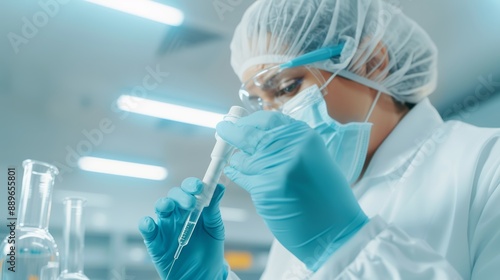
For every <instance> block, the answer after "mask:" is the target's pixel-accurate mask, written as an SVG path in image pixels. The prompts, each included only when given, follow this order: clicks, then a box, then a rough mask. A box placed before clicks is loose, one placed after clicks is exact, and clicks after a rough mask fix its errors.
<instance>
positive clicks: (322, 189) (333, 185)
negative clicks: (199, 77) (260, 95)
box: [217, 111, 368, 271]
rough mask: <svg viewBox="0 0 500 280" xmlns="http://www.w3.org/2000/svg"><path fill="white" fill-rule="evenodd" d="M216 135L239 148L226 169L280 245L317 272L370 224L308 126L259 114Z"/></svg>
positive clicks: (224, 124)
mask: <svg viewBox="0 0 500 280" xmlns="http://www.w3.org/2000/svg"><path fill="white" fill-rule="evenodd" d="M217 133H218V135H219V136H220V137H221V138H222V139H224V140H225V141H227V142H228V143H230V144H231V145H233V146H234V147H236V148H238V149H240V150H241V152H238V153H236V154H234V155H233V157H232V159H231V161H230V164H229V166H228V167H226V169H225V173H226V175H227V176H228V178H229V179H231V180H232V181H234V182H235V183H236V184H238V185H240V186H241V187H243V188H244V189H245V190H247V191H248V192H249V193H250V195H251V197H252V200H253V202H254V205H255V207H256V209H257V212H258V213H259V215H261V216H262V217H263V218H264V220H265V222H266V224H267V226H268V227H269V229H270V230H271V231H272V233H273V234H274V236H275V237H276V238H277V239H278V240H279V242H280V243H281V244H282V245H283V246H284V247H285V248H287V249H288V250H289V251H290V252H291V253H293V254H294V255H295V256H296V257H297V258H298V259H300V260H301V261H302V262H303V263H304V264H306V266H307V267H308V268H309V269H310V270H312V271H316V270H318V269H319V267H321V265H322V264H323V263H324V262H325V261H326V260H327V259H328V258H329V257H330V256H331V255H332V254H333V252H334V251H335V250H336V249H338V248H339V247H340V246H342V245H343V244H344V243H345V242H346V241H347V240H348V239H349V238H350V237H352V236H353V235H354V234H355V233H356V232H358V230H359V229H361V227H362V226H363V225H364V224H366V223H367V222H368V218H367V217H366V215H365V214H364V212H363V211H362V210H361V208H360V207H359V204H358V202H357V201H356V198H355V197H354V195H353V193H352V191H351V188H350V186H349V184H348V183H347V181H346V179H345V177H344V175H343V174H342V172H341V171H340V169H339V168H338V167H337V165H336V164H335V163H334V162H333V160H332V159H331V157H330V156H329V155H328V152H327V150H326V148H325V144H324V142H323V140H322V139H321V137H320V136H319V135H318V134H317V133H316V132H315V131H314V130H313V129H312V128H310V127H309V126H308V125H307V124H306V123H304V122H301V121H297V120H294V119H292V118H290V117H288V116H285V115H283V114H281V113H279V112H270V111H259V112H256V113H254V114H252V115H250V116H248V117H245V118H241V119H240V120H238V121H237V122H236V123H235V124H233V123H230V122H222V123H220V124H219V125H218V126H217Z"/></svg>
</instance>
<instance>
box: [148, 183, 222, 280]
mask: <svg viewBox="0 0 500 280" xmlns="http://www.w3.org/2000/svg"><path fill="white" fill-rule="evenodd" d="M202 190H203V183H202V182H201V181H200V180H199V179H196V178H188V179H185V180H184V181H183V182H182V185H181V187H180V188H173V189H172V190H170V192H169V193H168V196H167V197H165V198H160V199H159V200H158V201H157V202H156V214H157V216H158V220H157V222H156V223H155V221H154V220H153V219H152V218H150V217H144V218H143V219H142V220H141V221H140V222H139V231H140V232H141V234H142V237H143V238H144V243H145V244H146V247H147V249H148V252H149V255H150V256H151V259H152V260H153V263H154V265H155V267H156V270H157V271H158V273H159V274H160V277H161V279H163V280H165V278H166V277H167V273H168V271H169V269H170V266H171V265H172V261H173V260H174V254H175V251H176V250H177V246H178V241H177V238H178V237H179V233H180V232H181V230H182V227H183V225H184V222H185V221H186V218H187V214H188V211H189V210H191V209H193V208H194V206H195V198H194V195H196V194H199V193H201V191H202ZM224 190H225V188H224V186H223V185H217V188H216V190H215V193H214V196H213V198H212V201H211V202H210V205H209V206H208V207H206V208H205V209H204V210H203V212H202V214H201V217H200V219H199V221H198V224H197V225H196V229H195V230H194V232H193V235H192V236H191V240H190V241H189V243H188V245H186V246H185V247H184V249H183V250H182V252H181V254H180V256H179V259H178V260H177V261H176V262H175V264H174V267H173V269H172V272H171V273H170V276H169V280H170V279H172V280H181V279H188V280H193V279H203V280H204V279H226V278H227V273H228V272H227V271H228V268H227V264H226V262H225V260H224V224H223V223H222V219H221V215H220V210H219V201H220V199H221V198H222V196H223V194H224Z"/></svg>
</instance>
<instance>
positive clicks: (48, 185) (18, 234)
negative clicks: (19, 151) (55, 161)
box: [0, 160, 59, 280]
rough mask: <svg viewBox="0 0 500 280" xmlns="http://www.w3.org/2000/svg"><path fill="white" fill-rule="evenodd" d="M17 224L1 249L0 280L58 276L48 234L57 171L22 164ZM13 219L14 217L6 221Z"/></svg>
mask: <svg viewBox="0 0 500 280" xmlns="http://www.w3.org/2000/svg"><path fill="white" fill-rule="evenodd" d="M23 167H24V174H23V183H22V188H21V197H20V201H19V206H18V213H17V221H16V220H9V222H12V223H13V227H12V229H14V225H15V230H11V231H10V233H9V234H7V237H6V238H5V239H4V240H3V242H2V244H1V245H0V252H1V255H0V267H1V271H0V280H54V279H56V277H57V275H58V273H59V251H58V250H57V245H56V243H55V241H54V238H53V237H52V235H51V234H50V233H49V230H48V226H49V217H50V208H51V205H52V188H53V186H54V179H55V176H56V175H57V174H59V171H58V169H57V168H56V167H55V166H52V165H50V164H47V163H44V162H39V161H34V160H25V161H24V162H23ZM9 218H13V217H9Z"/></svg>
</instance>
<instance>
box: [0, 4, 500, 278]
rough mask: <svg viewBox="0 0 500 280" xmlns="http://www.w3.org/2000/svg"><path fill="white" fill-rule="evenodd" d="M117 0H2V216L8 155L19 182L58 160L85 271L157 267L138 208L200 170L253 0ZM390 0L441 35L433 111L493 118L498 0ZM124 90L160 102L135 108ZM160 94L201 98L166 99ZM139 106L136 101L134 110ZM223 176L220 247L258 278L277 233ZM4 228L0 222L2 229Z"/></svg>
mask: <svg viewBox="0 0 500 280" xmlns="http://www.w3.org/2000/svg"><path fill="white" fill-rule="evenodd" d="M119 2H121V1H114V0H91V1H84V0H60V1H57V0H40V1H28V0H23V1H1V2H0V38H1V39H0V167H1V169H0V182H1V183H0V185H1V186H2V187H1V188H0V192H2V193H1V194H0V220H1V221H6V215H7V214H6V199H5V197H6V190H5V188H4V186H5V182H6V181H7V179H6V173H7V172H6V170H7V167H8V166H16V167H17V173H18V179H17V180H18V184H19V186H20V183H21V175H22V167H21V163H22V161H23V160H24V159H28V158H30V159H36V160H40V161H45V162H48V163H52V164H55V165H56V166H57V167H58V168H59V169H60V172H61V174H60V176H59V178H58V180H57V181H56V184H55V188H54V196H53V206H52V215H51V219H50V232H51V233H52V234H53V235H54V236H55V238H56V241H58V244H62V239H61V238H62V227H63V208H62V200H63V198H64V197H66V196H83V197H85V198H87V200H88V204H87V208H86V209H85V210H86V219H85V223H86V248H85V258H86V259H85V273H86V275H87V276H89V277H90V279H96V280H97V279H116V280H122V279H129V280H132V279H158V277H157V275H156V272H155V270H154V267H153V265H152V263H151V261H150V259H149V256H148V255H147V252H146V250H145V247H144V244H143V242H142V239H141V237H140V235H139V233H138V230H137V222H138V220H139V218H140V217H142V216H145V215H150V216H153V217H154V204H155V201H156V200H157V199H158V198H160V197H163V196H165V195H166V194H167V192H168V190H169V189H170V188H172V187H175V186H179V185H180V183H181V182H182V180H183V179H184V178H186V177H191V176H195V177H202V176H203V174H204V172H205V170H206V168H207V165H208V163H209V161H210V152H211V149H212V147H213V145H214V143H215V139H214V133H215V130H214V129H213V125H214V121H212V119H211V118H212V117H214V118H217V116H218V115H213V114H208V115H204V114H203V113H204V112H205V113H206V112H212V113H216V114H224V113H226V112H227V111H228V110H229V108H230V107H231V106H232V105H240V101H239V98H238V89H239V86H240V82H239V81H238V79H237V77H236V76H235V75H234V73H233V72H232V69H231V67H230V61H229V58H230V51H229V43H230V40H231V37H232V34H233V32H234V28H235V27H236V25H237V24H238V22H239V20H240V18H241V16H242V14H243V13H244V11H245V9H246V8H247V7H248V6H249V5H250V4H251V3H252V2H253V1H252V0H239V1H238V0H209V1H197V0H156V2H157V3H160V4H162V5H166V6H170V7H174V8H176V9H177V11H178V12H177V13H175V11H174V13H173V14H168V13H170V10H168V9H167V10H162V9H152V10H147V9H148V5H146V4H141V3H140V2H139V3H137V4H131V5H136V6H132V10H134V11H135V13H136V14H137V13H139V14H140V13H141V11H144V14H143V15H142V16H138V15H133V14H130V13H126V12H122V11H118V10H116V8H118V9H119V8H120V7H116V6H115V7H114V8H111V7H110V6H112V5H118V6H119V4H117V3H119ZM123 2H127V1H123ZM391 2H393V3H395V4H397V5H399V6H401V9H402V11H403V12H405V13H407V14H408V15H409V16H410V17H412V18H413V19H415V20H416V21H417V22H418V23H419V24H421V25H422V26H423V27H424V29H426V30H427V31H428V32H429V33H430V35H431V37H432V38H433V39H434V40H435V42H436V44H437V45H438V48H439V51H440V60H439V70H440V71H439V73H440V78H439V87H438V89H437V91H436V92H435V94H434V95H432V97H431V101H432V103H433V104H434V105H435V106H436V107H437V108H438V110H439V111H440V113H441V114H442V115H443V116H444V117H445V118H446V119H460V120H462V121H465V122H469V123H472V124H475V125H480V126H487V127H500V110H499V109H500V67H499V61H500V52H499V51H498V50H499V49H500V35H499V34H500V17H499V16H498V15H499V14H500V2H499V1H497V0H477V1H465V0H459V1H452V0H442V1H432V0H420V1H410V0H402V1H401V2H398V1H391ZM144 3H145V2H144ZM122 8H123V7H122ZM179 12H180V13H179ZM165 13H166V14H168V15H165ZM182 19H183V20H182ZM130 95H136V96H140V97H142V98H144V99H148V100H153V101H156V102H153V103H151V104H149V105H148V106H149V107H148V106H146V107H145V108H144V106H141V107H142V108H137V106H133V105H134V104H133V100H132V101H131V100H130V99H127V98H128V97H127V96H130ZM168 104H173V105H177V106H183V108H184V109H185V108H194V109H198V110H200V111H182V110H183V109H182V108H178V107H175V108H172V107H164V106H169V105H168ZM134 109H142V112H138V113H134V112H129V111H134ZM174 109H175V110H181V111H174ZM166 111H173V112H176V113H175V114H174V117H175V116H183V117H184V119H181V120H176V121H173V120H168V119H166V118H170V117H172V116H166V115H165V112H166ZM193 123H194V124H193ZM83 157H86V159H87V160H92V159H95V158H104V159H112V160H119V161H124V162H133V163H140V164H146V165H152V166H159V167H162V168H164V170H163V171H160V173H154V172H155V170H154V169H153V170H151V173H150V171H149V170H148V169H146V170H140V172H139V173H140V174H139V175H143V177H148V178H134V177H129V176H134V172H133V171H137V170H129V173H128V174H127V175H129V176H119V175H111V174H106V173H100V172H93V171H87V170H85V169H86V168H85V164H84V161H82V160H81V158H83ZM92 165H93V166H98V164H95V163H94V164H92ZM103 172H107V173H113V172H116V171H113V170H107V171H103ZM222 181H223V182H224V183H226V185H227V191H226V195H225V197H224V199H223V201H222V206H223V208H222V214H223V218H224V221H225V227H226V238H227V245H226V251H227V254H226V257H227V259H228V262H229V263H230V264H231V266H232V268H233V270H234V271H236V273H237V274H238V275H239V276H240V278H241V279H250V280H251V279H259V276H260V274H261V273H262V271H263V269H264V266H265V263H266V259H267V251H268V249H269V246H270V244H271V241H272V235H271V234H270V233H269V232H268V230H267V229H266V227H265V225H264V223H263V222H262V221H261V219H260V218H259V217H258V216H257V214H256V213H255V210H254V208H253V206H252V203H251V200H250V198H249V196H248V195H247V194H246V193H245V192H244V191H243V190H241V189H239V188H238V187H237V186H235V185H234V184H232V183H230V182H229V181H228V180H227V179H222ZM19 192H20V188H19V189H18V193H19ZM2 224H3V222H2ZM6 230H7V228H6V227H4V226H2V227H0V236H2V238H3V236H5V235H6V234H7V232H6Z"/></svg>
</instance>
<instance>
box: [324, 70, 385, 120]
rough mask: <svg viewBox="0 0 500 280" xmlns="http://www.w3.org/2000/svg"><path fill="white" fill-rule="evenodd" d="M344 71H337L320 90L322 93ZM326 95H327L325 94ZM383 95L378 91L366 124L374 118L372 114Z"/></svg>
mask: <svg viewBox="0 0 500 280" xmlns="http://www.w3.org/2000/svg"><path fill="white" fill-rule="evenodd" d="M340 71H342V70H338V71H336V72H335V73H333V74H332V76H331V77H330V78H328V80H327V81H326V82H325V83H324V84H323V85H322V86H321V87H320V88H319V90H320V91H321V92H323V90H324V89H325V88H326V87H327V86H328V85H329V84H330V83H331V82H332V81H333V79H334V78H335V77H337V75H338V74H339V72H340ZM324 95H326V94H324ZM381 95H382V91H380V90H379V91H378V92H377V96H376V97H375V100H374V101H373V103H372V105H371V107H370V110H368V114H367V115H366V118H365V121H364V122H368V120H369V119H370V117H371V116H372V113H373V111H374V110H375V106H376V105H377V102H378V100H379V99H380V96H381Z"/></svg>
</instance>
